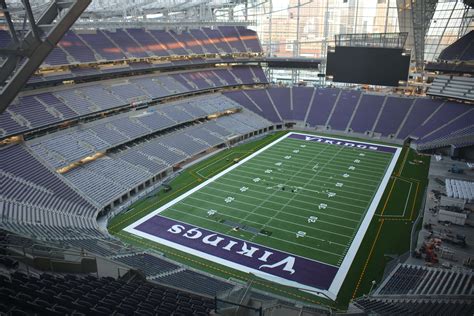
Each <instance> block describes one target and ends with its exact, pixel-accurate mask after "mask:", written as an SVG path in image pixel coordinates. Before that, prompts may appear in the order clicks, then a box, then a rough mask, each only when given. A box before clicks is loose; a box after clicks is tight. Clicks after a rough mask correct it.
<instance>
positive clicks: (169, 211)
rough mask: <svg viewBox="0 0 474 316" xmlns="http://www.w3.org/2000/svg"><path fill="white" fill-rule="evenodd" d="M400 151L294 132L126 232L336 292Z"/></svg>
mask: <svg viewBox="0 0 474 316" xmlns="http://www.w3.org/2000/svg"><path fill="white" fill-rule="evenodd" d="M400 151H401V148H398V147H393V146H387V145H379V144H372V143H364V142H358V141H349V140H344V139H338V138H334V137H324V136H315V135H306V134H302V133H289V134H286V135H284V136H283V137H281V138H279V139H277V140H276V141H274V142H272V143H271V144H269V145H268V146H266V147H264V148H262V149H261V150H259V151H257V152H255V153H253V154H252V155H250V156H249V157H247V158H245V159H243V160H242V161H240V162H238V163H236V164H234V165H233V166H232V167H230V168H228V169H227V170H224V171H223V172H221V173H219V174H217V175H216V176H214V177H212V178H211V179H208V180H206V181H204V182H203V183H201V184H200V185H198V186H197V187H195V188H194V189H192V190H190V191H188V192H186V193H185V194H183V195H181V196H180V197H178V198H176V199H175V200H173V201H171V202H169V203H167V204H165V205H163V206H162V207H160V208H159V209H157V210H155V211H154V212H152V213H151V214H148V215H147V216H145V217H143V218H141V219H140V220H138V221H136V222H134V223H133V224H131V225H129V226H128V227H127V228H125V231H127V232H129V233H132V234H135V235H138V236H140V237H142V238H146V239H148V240H150V241H154V242H158V243H161V244H165V245H167V246H171V247H173V248H176V249H178V250H181V251H185V252H187V253H190V254H193V255H196V256H198V257H202V258H205V259H209V260H212V261H214V262H218V263H220V264H222V265H225V266H229V267H232V268H235V269H238V270H241V271H244V272H250V273H253V274H255V275H257V276H259V277H262V278H266V279H269V280H271V281H274V282H278V283H281V284H285V285H289V286H293V287H297V288H301V289H306V290H308V291H318V292H324V293H325V294H326V295H328V296H330V297H335V296H336V295H337V292H338V290H339V289H340V287H341V285H342V282H343V280H344V278H345V276H346V274H347V272H348V269H349V267H350V265H351V263H352V260H353V259H354V256H355V254H356V252H357V249H358V248H359V246H360V243H361V241H362V238H363V236H364V234H365V232H366V230H367V228H368V225H369V224H370V221H371V219H372V217H373V215H374V213H375V209H376V208H377V205H378V203H379V201H380V199H381V197H382V194H383V192H384V190H385V187H386V185H387V182H388V180H389V178H390V175H391V173H392V172H393V169H394V167H395V164H396V161H397V159H398V156H399V154H400Z"/></svg>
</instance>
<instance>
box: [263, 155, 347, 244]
mask: <svg viewBox="0 0 474 316" xmlns="http://www.w3.org/2000/svg"><path fill="white" fill-rule="evenodd" d="M341 148H342V147H341ZM340 151H341V149H340V150H339V151H338V152H336V153H335V154H334V155H333V156H332V157H333V158H334V157H336V156H337V153H339V152H340ZM316 157H317V156H316ZM330 162H331V159H330V160H329V161H327V162H326V163H325V164H324V166H323V167H322V168H321V169H320V170H318V172H316V173H315V174H313V175H312V176H311V179H310V180H308V182H311V181H312V180H313V179H314V177H316V176H317V175H318V173H319V172H320V171H321V170H322V169H324V167H325V166H326V165H327V164H329V163H330ZM312 163H313V161H312V160H311V161H310V162H308V164H312ZM308 164H306V165H308ZM304 186H305V183H303V188H304ZM296 196H297V194H295V195H293V196H292V197H291V199H290V200H289V201H287V202H286V203H285V204H284V205H283V206H282V207H281V208H280V210H279V211H277V213H276V214H275V215H274V216H273V217H271V218H270V219H269V220H268V221H267V222H266V223H265V225H264V227H265V226H266V225H268V224H269V223H271V221H272V220H273V219H274V217H275V216H277V215H278V213H279V212H280V211H281V209H283V208H284V207H286V206H287V205H288V204H289V203H290V202H292V201H293V200H294V198H295V197H296ZM308 237H309V236H308Z"/></svg>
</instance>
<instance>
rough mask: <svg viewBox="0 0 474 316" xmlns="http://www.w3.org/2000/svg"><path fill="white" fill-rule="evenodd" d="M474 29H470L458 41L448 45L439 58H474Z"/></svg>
mask: <svg viewBox="0 0 474 316" xmlns="http://www.w3.org/2000/svg"><path fill="white" fill-rule="evenodd" d="M473 43H474V31H470V32H469V33H467V34H466V35H464V36H463V37H461V38H460V39H458V40H457V41H456V42H454V43H452V44H451V45H449V46H448V47H446V48H445V49H444V50H443V51H442V52H441V54H440V55H439V57H438V59H440V60H447V61H471V60H474V44H473Z"/></svg>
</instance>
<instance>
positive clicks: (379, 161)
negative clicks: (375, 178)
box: [264, 146, 389, 167]
mask: <svg viewBox="0 0 474 316" xmlns="http://www.w3.org/2000/svg"><path fill="white" fill-rule="evenodd" d="M305 149H306V150H305V152H302V153H298V154H297V155H295V157H296V156H298V157H299V159H300V160H301V159H304V160H307V159H311V157H313V156H314V155H315V154H317V153H318V152H320V151H321V150H322V149H317V150H315V149H314V148H311V147H307V148H305ZM289 150H291V149H290V148H284V147H282V146H275V147H273V148H272V151H271V152H266V153H264V156H267V155H270V154H274V153H277V154H282V153H288V152H289ZM306 152H309V154H308V153H306ZM334 152H336V151H334V150H333V151H331V150H328V151H327V153H328V154H331V153H334ZM357 153H359V152H357V151H356V152H353V153H351V152H348V150H347V149H346V150H345V151H343V152H342V153H340V155H339V156H338V157H337V158H336V160H341V161H346V160H349V159H356V158H360V156H359V155H356V154H357ZM386 160H389V157H381V156H379V152H377V153H373V155H370V156H367V155H366V156H364V161H365V162H366V163H369V164H370V165H375V166H380V167H383V163H384V162H385V161H386Z"/></svg>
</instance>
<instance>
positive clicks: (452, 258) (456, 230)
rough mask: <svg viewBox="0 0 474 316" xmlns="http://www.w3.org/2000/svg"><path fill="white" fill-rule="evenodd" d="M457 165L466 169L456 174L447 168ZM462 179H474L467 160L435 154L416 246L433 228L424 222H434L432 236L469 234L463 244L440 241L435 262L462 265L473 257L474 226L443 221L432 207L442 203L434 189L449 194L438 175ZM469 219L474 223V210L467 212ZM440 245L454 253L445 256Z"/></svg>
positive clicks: (411, 261)
mask: <svg viewBox="0 0 474 316" xmlns="http://www.w3.org/2000/svg"><path fill="white" fill-rule="evenodd" d="M453 164H454V165H456V166H457V167H458V168H460V169H463V170H464V173H463V174H453V173H451V172H448V170H449V169H450V168H451V167H452V165H453ZM447 178H448V179H460V180H467V181H473V182H474V170H469V168H468V167H467V165H466V163H464V162H459V161H454V160H452V159H450V158H449V157H443V160H441V161H436V159H435V158H434V157H433V158H432V159H431V164H430V172H429V183H428V191H427V199H426V204H425V210H424V217H423V226H422V227H423V228H422V229H421V230H420V232H419V234H418V242H417V249H419V248H420V246H421V245H422V244H423V242H424V241H425V238H426V237H427V236H429V235H430V232H429V231H428V230H426V229H425V228H424V226H425V224H431V225H432V231H433V237H436V236H442V235H443V234H451V235H454V236H456V235H464V236H466V243H467V246H466V247H461V246H457V245H452V244H449V243H446V242H442V243H441V245H440V250H439V251H437V254H438V259H439V264H438V265H436V266H442V265H443V264H447V265H452V266H463V262H464V261H465V260H466V259H467V258H469V257H470V258H472V260H474V227H473V226H471V227H469V226H459V225H444V224H440V223H438V214H437V212H433V211H431V210H430V209H432V208H437V207H438V206H439V200H437V199H436V198H435V195H434V194H433V192H432V191H433V190H437V191H440V192H441V193H444V194H446V189H445V187H444V186H443V185H441V184H439V183H438V182H437V181H435V179H439V180H441V181H443V182H444V181H445V180H446V179H447ZM468 222H470V223H474V214H470V215H468ZM441 249H444V250H445V251H446V252H445V254H446V253H447V252H448V253H449V252H452V253H453V254H452V255H447V256H446V258H443V256H442V251H441ZM407 263H411V264H418V265H424V264H425V262H424V260H423V259H416V258H412V257H411V258H409V259H408V261H407Z"/></svg>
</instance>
